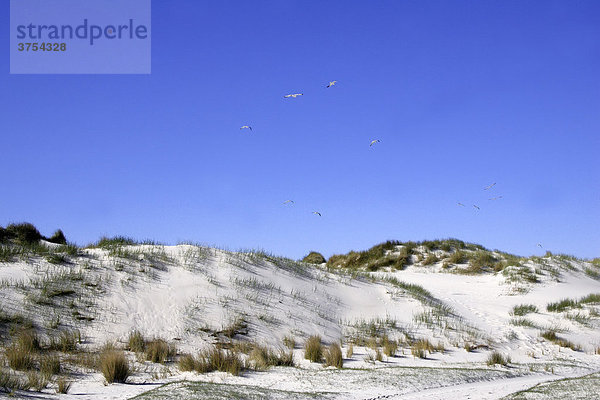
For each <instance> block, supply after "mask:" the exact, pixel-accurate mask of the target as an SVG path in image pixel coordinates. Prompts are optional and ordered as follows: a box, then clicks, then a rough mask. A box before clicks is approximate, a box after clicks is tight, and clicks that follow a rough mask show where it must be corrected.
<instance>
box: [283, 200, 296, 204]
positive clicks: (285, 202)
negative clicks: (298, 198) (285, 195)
mask: <svg viewBox="0 0 600 400" xmlns="http://www.w3.org/2000/svg"><path fill="white" fill-rule="evenodd" d="M288 203H292V204H294V200H286V201H284V202H283V204H288Z"/></svg>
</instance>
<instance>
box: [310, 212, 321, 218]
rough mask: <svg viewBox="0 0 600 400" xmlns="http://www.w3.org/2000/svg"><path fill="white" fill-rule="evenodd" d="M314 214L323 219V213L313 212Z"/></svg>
mask: <svg viewBox="0 0 600 400" xmlns="http://www.w3.org/2000/svg"><path fill="white" fill-rule="evenodd" d="M312 213H313V214H315V215H318V216H319V217H321V213H320V212H318V211H313V212H312Z"/></svg>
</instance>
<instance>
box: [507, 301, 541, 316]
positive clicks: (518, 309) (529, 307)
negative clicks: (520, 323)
mask: <svg viewBox="0 0 600 400" xmlns="http://www.w3.org/2000/svg"><path fill="white" fill-rule="evenodd" d="M536 312H538V308H537V306H535V305H534V304H519V305H516V306H514V307H513V308H512V310H511V311H510V315H514V316H517V317H522V316H524V315H527V314H529V313H536Z"/></svg>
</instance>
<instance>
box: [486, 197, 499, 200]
mask: <svg viewBox="0 0 600 400" xmlns="http://www.w3.org/2000/svg"><path fill="white" fill-rule="evenodd" d="M501 198H502V196H498V197H492V198H491V199H488V200H498V199H501Z"/></svg>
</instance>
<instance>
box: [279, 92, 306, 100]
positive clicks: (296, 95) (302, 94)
mask: <svg viewBox="0 0 600 400" xmlns="http://www.w3.org/2000/svg"><path fill="white" fill-rule="evenodd" d="M298 96H304V93H293V94H286V95H285V96H283V97H285V98H286V99H289V98H290V97H293V98H296V97H298Z"/></svg>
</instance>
